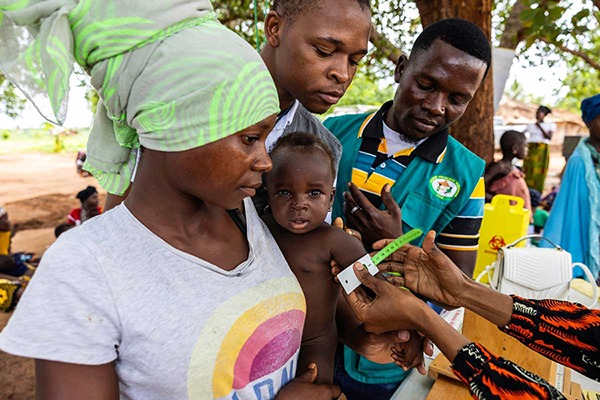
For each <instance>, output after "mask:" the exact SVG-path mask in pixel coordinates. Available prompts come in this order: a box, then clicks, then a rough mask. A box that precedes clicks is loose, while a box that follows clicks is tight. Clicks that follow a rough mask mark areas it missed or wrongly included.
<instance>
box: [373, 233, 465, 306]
mask: <svg viewBox="0 0 600 400" xmlns="http://www.w3.org/2000/svg"><path fill="white" fill-rule="evenodd" d="M434 240H435V232H434V231H431V232H429V233H428V234H427V236H426V237H425V240H424V241H423V248H422V249H421V248H419V247H415V246H410V245H407V246H404V247H403V248H401V249H400V250H398V251H396V252H395V253H393V254H392V255H391V256H390V257H388V259H387V260H388V261H389V262H384V263H381V264H379V270H380V271H381V272H383V273H390V272H391V273H392V275H388V276H387V277H388V280H389V281H390V282H392V283H393V284H394V286H398V287H406V288H408V289H409V290H411V291H412V292H414V293H418V294H420V295H422V296H425V297H427V298H428V299H430V300H432V301H434V302H437V303H441V304H443V305H445V306H449V307H462V305H463V304H462V303H463V301H462V300H461V298H460V297H461V295H462V294H464V293H465V292H466V285H467V284H468V282H469V281H470V279H469V278H468V277H467V276H466V275H465V274H464V273H463V272H462V271H461V270H460V269H459V268H458V267H457V266H456V265H455V264H454V263H453V262H452V261H451V260H450V259H449V258H448V257H447V256H446V255H445V254H444V253H442V252H441V251H440V249H438V248H437V246H436V245H435V244H434ZM390 242H392V240H390V239H386V240H381V241H379V242H377V243H375V244H374V245H373V248H374V249H383V248H384V247H385V246H386V245H388V244H389V243H390ZM398 274H399V275H398Z"/></svg>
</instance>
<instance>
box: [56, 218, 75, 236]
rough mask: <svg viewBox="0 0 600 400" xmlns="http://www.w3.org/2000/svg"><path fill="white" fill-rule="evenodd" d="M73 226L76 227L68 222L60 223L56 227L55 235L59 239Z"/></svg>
mask: <svg viewBox="0 0 600 400" xmlns="http://www.w3.org/2000/svg"><path fill="white" fill-rule="evenodd" d="M71 228H75V226H73V225H71V224H67V223H66V222H65V223H64V224H60V225H58V226H57V227H56V228H54V237H55V238H57V239H58V237H59V236H60V235H62V234H63V233H65V232H66V231H68V230H69V229H71Z"/></svg>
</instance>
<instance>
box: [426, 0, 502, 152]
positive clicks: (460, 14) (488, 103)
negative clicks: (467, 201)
mask: <svg viewBox="0 0 600 400" xmlns="http://www.w3.org/2000/svg"><path fill="white" fill-rule="evenodd" d="M416 4H417V7H418V8H419V13H420V15H421V21H422V22H423V26H425V27H426V26H427V25H429V24H431V23H433V22H436V21H439V20H442V19H446V18H462V19H466V20H468V21H471V22H473V23H474V24H476V25H477V26H479V27H480V28H481V29H482V30H483V32H484V33H485V34H486V35H487V37H488V38H489V39H490V41H491V37H492V0H479V1H477V0H416ZM450 133H451V134H452V136H454V138H455V139H457V140H458V141H459V142H461V143H462V144H463V145H465V146H466V147H467V148H468V149H469V150H471V151H472V152H474V153H475V154H477V155H478V156H479V157H481V158H483V159H484V160H485V161H486V162H488V163H489V162H491V161H492V160H493V157H494V80H493V76H492V70H491V69H490V72H489V74H488V76H487V78H486V79H485V81H484V82H483V84H482V85H481V87H480V88H479V90H478V91H477V93H476V94H475V97H474V98H473V100H472V101H471V104H470V105H469V107H468V108H467V111H466V112H465V114H464V115H463V117H462V118H461V119H460V120H458V121H457V122H456V123H455V124H454V125H453V126H452V128H451V129H450Z"/></svg>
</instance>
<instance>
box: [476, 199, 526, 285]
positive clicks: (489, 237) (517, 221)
mask: <svg viewBox="0 0 600 400" xmlns="http://www.w3.org/2000/svg"><path fill="white" fill-rule="evenodd" d="M511 203H512V204H511ZM524 205H525V202H524V201H523V199H522V198H520V197H515V196H507V195H504V194H499V195H496V196H494V198H493V199H492V203H491V204H490V203H488V204H486V205H485V207H484V211H483V221H482V223H481V230H480V236H479V249H478V250H477V264H476V265H475V273H474V275H473V279H475V278H477V277H478V276H479V274H481V272H483V270H484V269H485V267H487V266H488V265H490V264H492V263H494V262H495V261H496V257H497V256H498V250H500V249H501V248H502V247H504V246H506V245H509V244H511V243H512V242H514V241H516V240H517V239H520V238H522V237H523V236H526V235H527V228H528V227H529V221H530V218H531V211H530V210H527V209H524V208H523V206H524ZM524 246H525V241H523V242H521V243H519V244H518V245H517V247H524ZM488 282H489V280H488V277H487V274H486V275H484V276H483V278H482V279H481V283H488Z"/></svg>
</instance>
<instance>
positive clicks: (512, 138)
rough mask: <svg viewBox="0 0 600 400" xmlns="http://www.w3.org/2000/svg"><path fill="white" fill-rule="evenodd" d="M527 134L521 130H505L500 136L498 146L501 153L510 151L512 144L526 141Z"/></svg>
mask: <svg viewBox="0 0 600 400" xmlns="http://www.w3.org/2000/svg"><path fill="white" fill-rule="evenodd" d="M526 140H527V136H525V134H524V133H523V132H519V131H513V130H511V131H506V132H504V134H503V135H502V137H501V138H500V148H501V149H502V152H503V153H505V154H506V153H511V152H512V147H513V145H515V144H517V143H519V142H522V141H526Z"/></svg>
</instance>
